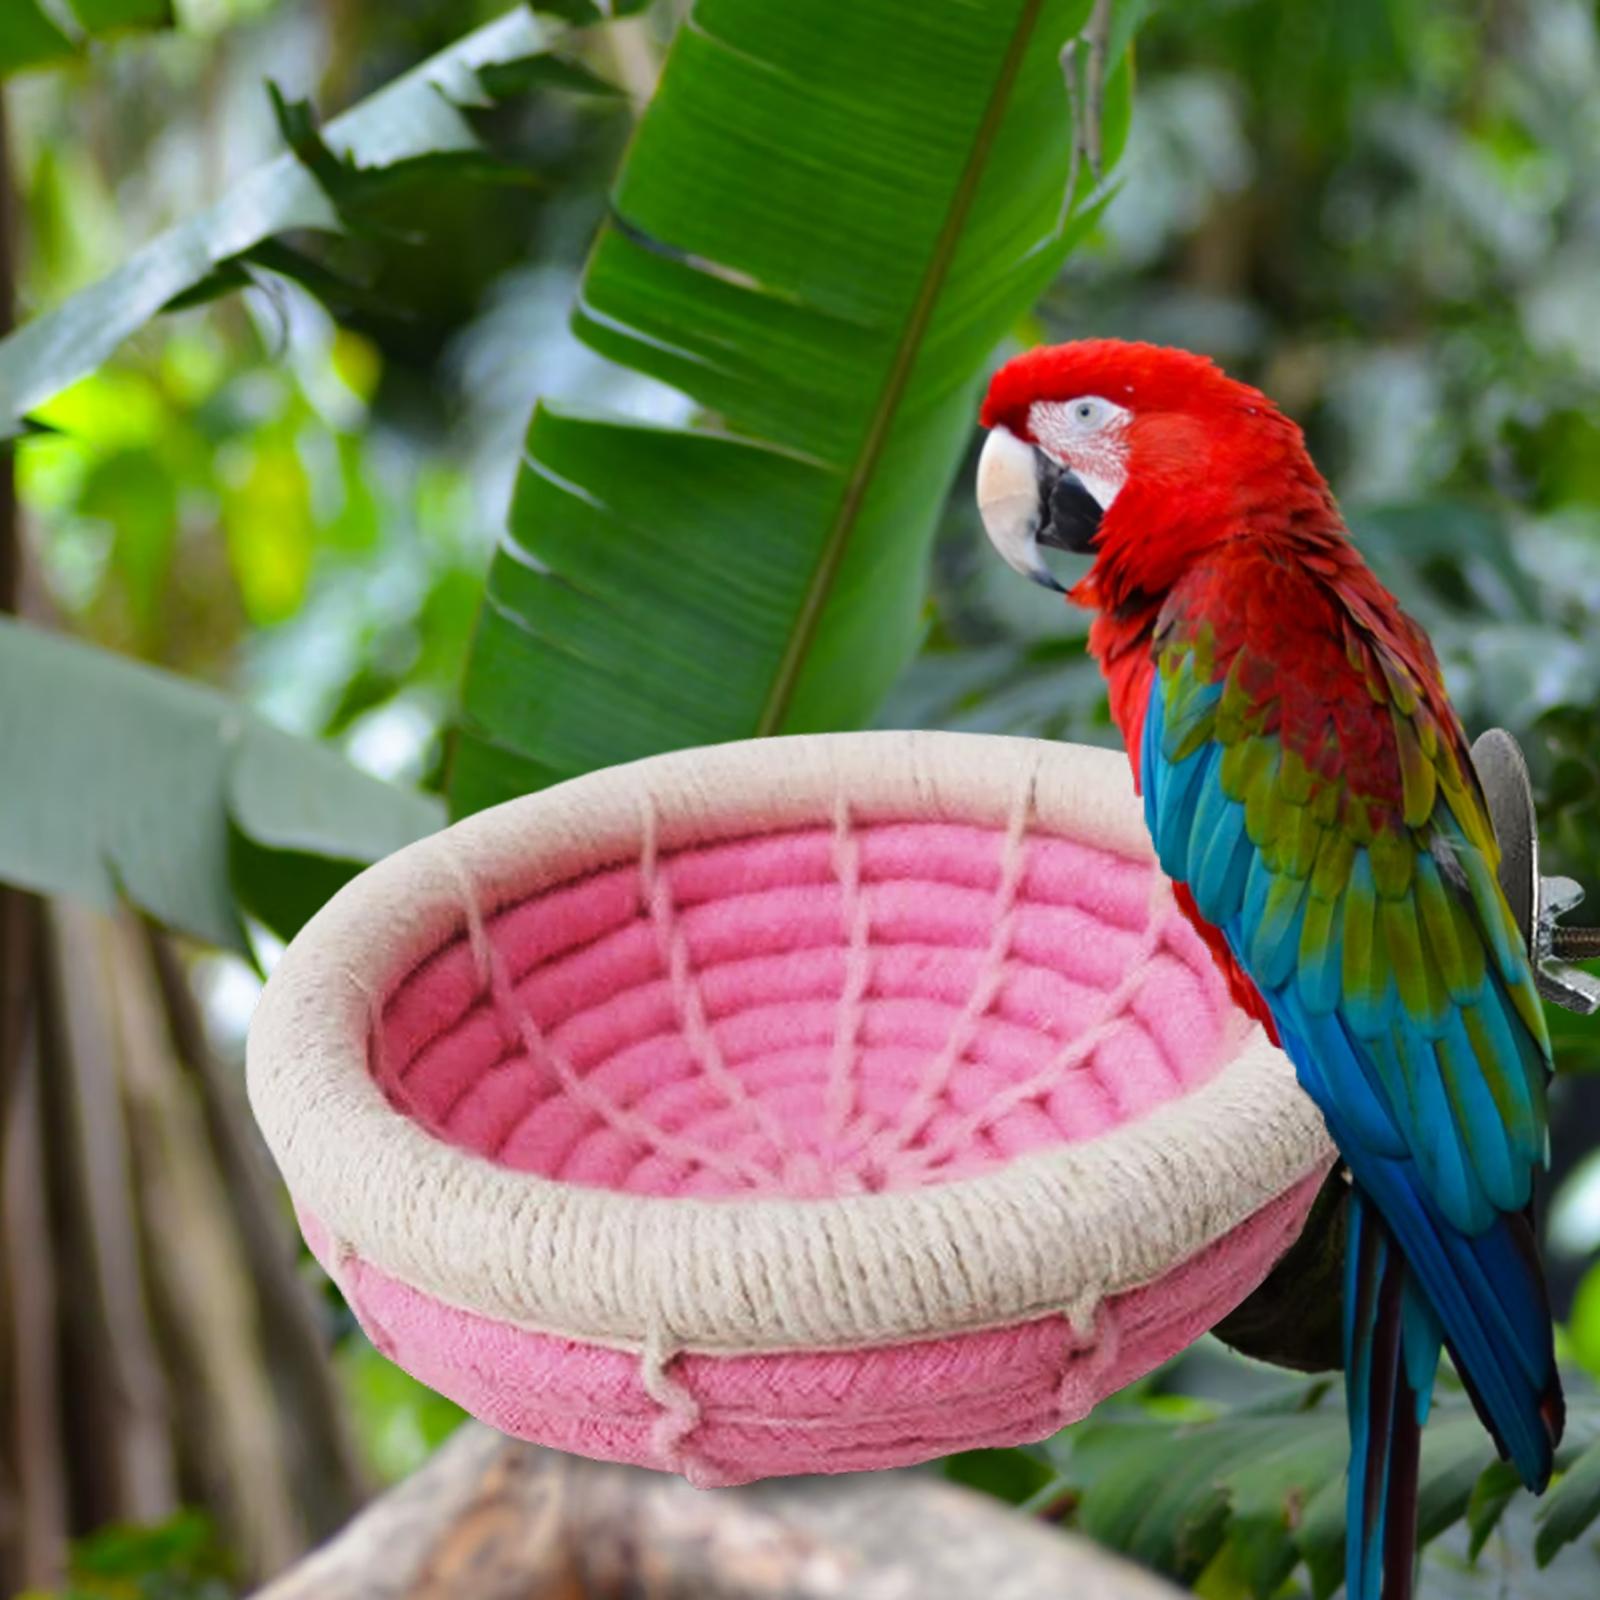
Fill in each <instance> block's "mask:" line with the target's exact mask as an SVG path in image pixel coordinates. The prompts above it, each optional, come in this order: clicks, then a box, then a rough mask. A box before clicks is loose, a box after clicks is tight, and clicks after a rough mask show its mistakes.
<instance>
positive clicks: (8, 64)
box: [0, 0, 173, 75]
mask: <svg viewBox="0 0 1600 1600" xmlns="http://www.w3.org/2000/svg"><path fill="white" fill-rule="evenodd" d="M172 22H173V13H172V0H59V3H58V4H56V5H53V6H52V5H47V4H45V3H43V0H5V3H4V4H3V5H0V75H4V74H6V73H11V72H21V71H24V70H25V69H27V68H29V67H45V66H53V65H54V64H55V63H56V62H58V61H66V60H70V59H71V58H72V57H73V56H75V55H77V54H78V53H79V52H80V51H81V50H82V49H83V46H84V43H85V41H86V40H88V39H91V38H95V37H98V36H99V35H100V34H104V33H115V32H118V31H119V30H121V29H123V28H169V27H171V26H172Z"/></svg>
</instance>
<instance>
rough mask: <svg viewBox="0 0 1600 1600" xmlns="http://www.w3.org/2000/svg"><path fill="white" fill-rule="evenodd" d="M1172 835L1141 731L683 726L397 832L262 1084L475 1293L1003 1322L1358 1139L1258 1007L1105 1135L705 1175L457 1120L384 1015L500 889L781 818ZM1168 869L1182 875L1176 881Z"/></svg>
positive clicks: (381, 1264)
mask: <svg viewBox="0 0 1600 1600" xmlns="http://www.w3.org/2000/svg"><path fill="white" fill-rule="evenodd" d="M1019 790H1024V791H1026V790H1031V803H1032V806H1033V814H1034V822H1035V825H1036V827H1037V829H1038V830H1039V831H1040V832H1045V833H1055V834H1061V835H1065V836H1068V837H1071V838H1075V839H1078V840H1081V841H1083V842H1085V843H1088V844H1093V845H1098V846H1101V847H1103V848H1105V849H1108V850H1111V851H1114V852H1116V853H1117V854H1120V855H1124V856H1128V857H1132V858H1135V859H1139V860H1146V861H1148V860H1151V859H1152V852H1151V847H1150V842H1149V838H1148V835H1147V834H1146V831H1145V827H1144V820H1143V813H1142V809H1141V807H1140V804H1139V802H1138V800H1137V798H1136V797H1135V795H1134V794H1133V790H1132V785H1131V781H1130V774H1129V770H1128V766H1127V763H1126V760H1125V759H1124V758H1123V757H1122V756H1121V755H1120V754H1117V753H1114V752H1110V751H1105V750H1097V749H1092V748H1088V747H1085V746H1078V745H1067V744H1050V743H1044V742H1040V741H1035V740H1026V739H1012V738H1001V737H995V736H989V735H980V734H956V733H928V732H878V733H854V734H815V735H803V736H797V737H792V738H782V739H766V740H760V741H751V742H745V743H739V744H728V745H720V746H714V747H710V748H706V749H699V750H684V751H677V752H674V753H672V754H669V755H663V756H655V757H651V758H649V759H648V760H644V761H639V762H635V763H632V764H631V765H627V766H622V767H615V768H610V769H608V770H606V771H603V772H598V773H594V774H591V775H589V776H587V777H583V778H578V779H575V780H573V781H571V782H569V783H564V784H561V785H559V786H557V787H555V788H552V789H548V790H545V791H543V792H541V793H539V794H535V795H530V796H527V797H525V798H523V799H519V800H513V801H511V802H509V803H507V804H505V805H502V806H498V807H496V808H495V809H493V810H491V811H487V812H484V813H482V814H480V815H478V816H475V817H472V818H469V819H468V820H466V821H464V822H461V823H458V824H456V825H455V826H454V827H451V828H448V829H446V830H444V831H443V832H441V833H438V834H435V835H433V836H432V837H431V838H428V839H424V840H421V841H419V842H418V843H416V844H412V845H409V846H407V847H406V848H405V849H403V850H400V851H398V852H397V853H396V854H394V855H392V856H390V857H389V858H388V859H387V860H384V861H382V862H380V863H378V865H376V866H374V867H372V868H370V869H369V870H368V871H366V872H364V873H363V874H362V875H361V876H360V877H359V878H357V879H356V880H355V881H354V882H352V883H350V884H349V885H347V886H346V887H345V888H344V889H343V890H342V891H341V892H340V893H339V894H338V895H336V896H335V897H334V898H333V899H332V900H331V901H330V902H329V903H328V904H327V905H326V906H325V907H324V908H323V909H322V910H321V911H320V912H319V913H318V914H317V916H316V917H315V918H313V919H312V921H311V922H310V923H309V924H308V925H307V926H306V928H305V929H304V930H303V931H302V932H301V933H300V935H299V936H298V938H296V939H295V941H294V943H293V944H292V945H291V946H290V948H289V950H288V951H287V953H286V954H285V955H284V956H283V958H282V960H281V961H280V962H279V964H278V967H277V969H276V971H275V972H274V973H273V975H272V978H271V980H270V982H269V983H268V984H267V987H266V991H265V993H264V994H263V995H262V998H261V1001H260V1004H259V1006H258V1008H257V1011H256V1015H255V1019H254V1022H253V1024H252V1027H251V1030H250V1041H249V1051H248V1079H249V1090H250V1098H251V1103H252V1105H253V1107H254V1110H255V1114H256V1117H257V1119H258V1120H259V1122H260V1124H261V1127H262V1130H263V1132H264V1133H265V1135H266V1139H267V1143H268V1144H269V1146H270V1147H271V1149H272V1152H273V1155H274V1156H275V1157H276V1159H277V1161H278V1164H279V1166H280V1167H281V1169H282V1171H283V1174H284V1177H285V1178H286V1180H287V1182H288V1185H289V1189H290V1192H291V1193H292V1194H293V1195H294V1197H295V1199H296V1202H297V1203H298V1204H299V1205H300V1206H302V1207H303V1208H305V1209H306V1210H307V1211H309V1212H310V1213H311V1214H312V1215H314V1216H315V1217H316V1218H317V1219H318V1220H319V1221H320V1222H321V1223H322V1224H323V1226H324V1227H325V1228H326V1229H327V1230H328V1231H329V1233H330V1234H331V1235H332V1237H333V1239H334V1240H335V1241H336V1244H337V1247H338V1249H339V1251H340V1253H341V1255H348V1254H351V1253H353V1254H354V1255H356V1256H358V1257H360V1258H361V1259H362V1260H364V1261H366V1262H369V1263H371V1264H372V1265H374V1266H376V1267H377V1268H379V1269H380V1270H382V1271H384V1272H386V1273H388V1274H389V1275H391V1276H392V1277H395V1278H398V1279H400V1280H401V1281H403V1282H405V1283H407V1284H409V1285H411V1286H412V1287H414V1288H416V1289H419V1290H422V1291H424V1292H426V1293H427V1294H430V1295H432V1296H434V1297H436V1298H437V1299H439V1300H441V1301H444V1302H446V1303H448V1304H451V1305H454V1306H458V1307H463V1308H465V1309H468V1310H472V1311H475V1312H478V1313H480V1314H482V1315H485V1316H488V1317H493V1318H496V1319H499V1320H502V1321H506V1322H510V1323H513V1324H516V1325H518V1326H521V1327H525V1328H530V1329H534V1330H537V1331H541V1332H546V1333H551V1334H555V1335H559V1336H561V1337H566V1338H572V1339H581V1340H586V1341H590V1342H594V1343H601V1344H606V1345H613V1346H617V1347H619V1348H624V1349H639V1348H643V1347H644V1346H645V1345H646V1344H654V1343H659V1342H660V1341H661V1340H663V1339H666V1340H668V1341H670V1343H671V1344H672V1345H673V1347H674V1348H677V1349H683V1350H700V1351H707V1352H719V1353H731V1352H735V1351H764V1350H765V1351H770V1350H794V1349H812V1350H819V1349H830V1348H845V1347H855V1346H860V1345H864V1344H878V1343H887V1342H894V1341H901V1340H905V1339H909V1338H917V1337H932V1336H939V1335H945V1334H952V1333H958V1332H965V1331H975V1330H978V1329H982V1328H988V1327H996V1326H1002V1325H1005V1324H1009V1323H1014V1322H1018V1321H1023V1320H1026V1319H1028V1318H1030V1317H1035V1316H1041V1315H1046V1314H1049V1313H1051V1312H1063V1313H1065V1314H1067V1315H1069V1316H1071V1317H1072V1318H1073V1319H1074V1321H1075V1322H1077V1323H1078V1324H1079V1325H1080V1326H1084V1325H1087V1319H1089V1318H1090V1317H1091V1316H1092V1313H1093V1311H1094V1308H1095V1307H1096V1306H1097V1305H1098V1303H1099V1302H1100V1300H1101V1299H1103V1298H1104V1297H1106V1296H1109V1295H1112V1294H1116V1293H1119V1292H1122V1291H1124V1290H1127V1289H1130V1288H1134V1287H1137V1286H1139V1285H1141V1284H1145V1283H1149V1282H1152V1281H1154V1280H1155V1279H1157V1278H1159V1277H1161V1275H1162V1274H1163V1273H1165V1272H1166V1271H1168V1270H1169V1269H1170V1268H1172V1267H1174V1266H1176V1265H1177V1264H1178V1263H1179V1262H1182V1261H1184V1260H1186V1259H1188V1258H1189V1257H1190V1256H1192V1255H1194V1254H1195V1253H1196V1252H1197V1251H1199V1250H1201V1249H1202V1248H1204V1247H1205V1246H1206V1245H1208V1244H1210V1243H1211V1242H1213V1241H1214V1240H1216V1239H1218V1238H1220V1237H1221V1236H1222V1235H1224V1234H1225V1233H1227V1232H1228V1231H1229V1230H1231V1229H1232V1228H1234V1227H1236V1226H1237V1225H1238V1224H1240V1223H1242V1222H1243V1221H1244V1220H1245V1219H1246V1218H1247V1217H1249V1216H1250V1215H1252V1214H1253V1213H1254V1212H1255V1211H1257V1210H1259V1209H1260V1208H1261V1207H1262V1206H1264V1205H1265V1204H1267V1203H1268V1202H1269V1201H1271V1200H1272V1199H1274V1198H1275V1197H1277V1196H1278V1195H1280V1194H1282V1193H1283V1192H1284V1191H1285V1190H1286V1189H1288V1188H1290V1187H1291V1186H1293V1185H1294V1184H1295V1183H1296V1182H1298V1181H1299V1180H1301V1179H1302V1178H1305V1177H1307V1176H1308V1175H1310V1174H1311V1173H1312V1172H1314V1171H1316V1170H1317V1169H1318V1168H1319V1167H1322V1166H1324V1165H1326V1163H1327V1162H1328V1160H1329V1159H1330V1157H1331V1154H1332V1147H1331V1145H1330V1144H1329V1142H1328V1138H1327V1134H1326V1132H1325V1130H1324V1127H1323V1124H1322V1119H1321V1117H1320V1115H1319V1114H1318V1113H1317V1111H1316V1109H1315V1107H1314V1106H1313V1105H1312V1103H1311V1102H1310V1100H1309V1099H1308V1098H1307V1097H1306V1096H1305V1094H1304V1093H1303V1092H1302V1091H1301V1089H1300V1087H1299V1085H1298V1084H1297V1083H1296V1081H1295V1077H1294V1071H1293V1068H1292V1067H1291V1065H1290V1064H1289V1062H1288V1060H1287V1058H1286V1057H1285V1056H1284V1055H1283V1054H1282V1053H1281V1052H1280V1051H1279V1050H1277V1049H1275V1048H1274V1047H1272V1046H1271V1045H1270V1044H1269V1043H1268V1041H1267V1039H1266V1037H1265V1035H1264V1034H1263V1033H1262V1031H1261V1029H1260V1028H1259V1027H1254V1026H1252V1027H1251V1029H1250V1030H1249V1031H1248V1033H1246V1034H1245V1035H1244V1037H1243V1042H1242V1044H1241V1046H1240V1048H1239V1049H1238V1051H1237V1053H1236V1054H1235V1055H1234V1057H1233V1058H1232V1059H1231V1060H1230V1061H1229V1062H1228V1063H1226V1064H1225V1065H1224V1066H1223V1067H1222V1068H1221V1069H1220V1070H1219V1072H1218V1073H1217V1074H1216V1075H1215V1076H1214V1077H1213V1078H1212V1079H1210V1080H1209V1082H1207V1083H1206V1084H1205V1085H1204V1086H1202V1087H1201V1088H1200V1089H1198V1090H1196V1091H1194V1092H1191V1093H1189V1094H1186V1095H1184V1096H1182V1097H1180V1098H1178V1099H1176V1100H1173V1101H1169V1102H1167V1103H1166V1104H1165V1105H1162V1106H1159V1107H1157V1108H1156V1109H1155V1110H1154V1111H1152V1112H1151V1113H1150V1114H1148V1115H1147V1116H1144V1117H1142V1118H1140V1119H1138V1120H1135V1121H1133V1122H1129V1123H1125V1124H1122V1125H1121V1126H1119V1127H1117V1128H1115V1129H1112V1130H1111V1131H1109V1132H1108V1133H1106V1134H1104V1135H1102V1136H1100V1137H1099V1138H1096V1139H1093V1140H1089V1141H1086V1142H1083V1143H1079V1144H1073V1145H1066V1146H1062V1147H1059V1148H1056V1149H1051V1150H1046V1151H1040V1152H1036V1153H1033V1154H1030V1155H1026V1156H1023V1157H1020V1158H1018V1159H1017V1160H1015V1161H1013V1162H1012V1163H1010V1164H1009V1165H1007V1166H1005V1167H1003V1168H1001V1169H999V1170H997V1171H994V1172H989V1173H984V1174H980V1175H978V1176H975V1177H971V1178H965V1179H959V1180H955V1181H952V1182H949V1183H946V1184H943V1185H940V1186H937V1187H929V1188H921V1189H913V1190H901V1191H893V1192H884V1193H875V1194H865V1195H851V1196H845V1197H840V1198H835V1199H809V1200H781V1199H772V1198H756V1199H748V1200H747V1199H738V1200H730V1199H709V1200H708V1199H679V1198H670V1197H653V1196H635V1195H628V1194H621V1193H616V1192H613V1191H609V1190H604V1189H599V1188H586V1187H581V1186H577V1185H572V1184H566V1183H562V1182H559V1181H556V1180H553V1179H549V1178H544V1177H540V1176H537V1175H534V1174H529V1173H524V1172H518V1171H513V1170H510V1169H508V1168H503V1167H499V1166H496V1165H494V1164H493V1163H491V1162H489V1161H487V1160H485V1159H484V1158H482V1157H480V1156H477V1155H474V1154H471V1153H469V1152H467V1151H464V1150H461V1149H458V1148H456V1147H454V1146H452V1145H448V1144H445V1143H443V1142H442V1141H440V1140H438V1139H436V1138H434V1137H432V1136H431V1135H429V1134H428V1133H426V1132H425V1131H424V1130H423V1129H421V1128H420V1127H418V1126H417V1125H416V1124H414V1123H413V1122H411V1121H410V1120H409V1119H407V1118H406V1117H404V1116H403V1115H401V1114H400V1113H399V1112H397V1111H396V1110H395V1109H394V1108H393V1107H392V1106H391V1105H390V1104H389V1103H388V1101H387V1100H386V1099H385V1098H384V1096H383V1095H382V1093H381V1092H380V1090H379V1089H378V1087H377V1085H376V1084H375V1082H374V1081H373V1079H372V1077H371V1075H370V1073H369V1071H368V1066H367V1040H368V1034H369V1029H370V1025H371V1022H372V1019H373V1017H374V1015H375V1012H376V1008H377V1007H378V1006H379V1005H381V1003H382V1002H383V1001H384V999H385V998H386V995H387V986H389V985H392V984H394V983H395V982H397V981H398V980H399V979H400V978H402V977H403V976H404V975H405V974H406V973H407V972H408V971H410V969H411V968H412V967H414V966H415V965H416V964H417V962H418V961H420V960H421V959H423V958H424V957H426V956H427V955H429V954H431V953H432V952H433V951H434V950H436V949H437V948H438V947H439V946H440V945H442V944H443V943H445V942H446V941H448V940H451V939H453V938H455V937H457V936H459V935H461V934H462V933H463V932H464V931H466V930H467V928H468V926H469V923H470V921H471V920H472V919H471V918H469V915H468V911H467V906H468V903H469V897H470V900H471V901H472V902H473V903H475V905H476V907H477V910H478V913H479V914H480V915H485V916H486V915H492V914H493V912H494V911H495V910H496V909H497V908H498V907H499V906H500V905H502V904H504V903H506V902H508V901H515V900H518V899H521V898H524V897H526V896H528V895H529V894H532V893H536V892H538V891H539V890H541V889H543V888H546V887H549V886H552V885H554V884H557V883H560V882H563V881H565V880H567V879H569V878H571V877H573V876H574V875H576V874H578V873H580V872H584V871H588V870H591V869H594V868H597V867H601V866H609V865H615V864H617V863H619V862H622V861H626V860H628V859H634V858H637V856H638V853H639V843H640V835H641V828H642V826H643V822H642V819H643V817H644V816H645V815H646V814H653V817H654V826H655V829H656V837H657V841H658V844H659V846H660V847H661V848H663V849H674V848H679V847H683V846H687V845H691V844H696V843H704V842H708V841H711V840H714V839H719V838H728V837H731V836H734V835H736V834H740V833H748V832H749V831H751V829H750V823H751V819H753V818H759V819H760V820H761V825H762V826H764V827H765V826H772V827H784V826H796V825H804V824H807V823H827V822H829V821H830V820H831V819H832V817H833V816H834V814H835V808H836V805H837V801H838V797H839V796H840V794H841V793H842V794H844V795H845V796H846V797H847V799H848V803H849V805H850V808H851V812H852V814H853V815H854V816H856V817H857V818H859V819H860V820H862V821H873V820H883V819H889V818H906V817H918V818H926V819H943V820H952V821H954V820H963V821H969V822H978V823H985V824H988V825H992V826H995V827H1004V826H1005V825H1006V821H1007V817H1008V815H1010V814H1011V813H1012V812H1013V811H1014V808H1015V805H1016V800H1017V795H1018V793H1019ZM1166 892H1168V893H1170V891H1166Z"/></svg>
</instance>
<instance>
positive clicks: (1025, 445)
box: [978, 339, 1341, 607]
mask: <svg viewBox="0 0 1600 1600" xmlns="http://www.w3.org/2000/svg"><path fill="white" fill-rule="evenodd" d="M981 421H982V423H983V426H984V427H986V428H988V429H989V438H988V440H987V441H986V442H985V444H984V447H983V454H982V456H981V457H980V458H979V461H978V507H979V510H980V511H981V513H982V515H983V523H984V527H985V529H986V530H987V532H988V535H989V538H990V539H991V541H992V542H993V543H994V545H995V548H996V549H997V550H999V552H1000V554H1001V555H1002V556H1003V557H1004V558H1005V559H1006V561H1007V562H1009V563H1010V565H1011V566H1013V567H1015V568H1016V570H1017V571H1018V572H1021V573H1022V574H1024V576H1026V577H1029V578H1032V579H1033V580H1034V582H1036V583H1041V584H1043V585H1044V586H1045V587H1046V588H1050V589H1058V590H1059V589H1060V588H1061V587H1062V586H1061V585H1060V584H1059V583H1058V582H1057V581H1056V579H1055V577H1054V576H1053V575H1052V574H1051V572H1050V570H1049V568H1048V567H1046V566H1045V564H1044V558H1043V556H1042V555H1041V553H1040V547H1041V546H1046V547H1051V548H1055V549H1059V550H1075V551H1082V552H1088V553H1091V554H1093V555H1094V557H1095V565H1094V568H1093V570H1092V571H1091V573H1090V576H1089V578H1088V580H1086V582H1085V583H1083V584H1081V585H1079V586H1078V587H1077V588H1075V589H1074V590H1072V591H1071V593H1072V598H1073V599H1075V600H1080V601H1082V602H1084V603H1086V604H1090V605H1101V606H1109V607H1115V606H1117V605H1119V604H1121V603H1122V602H1123V601H1124V600H1126V599H1128V598H1129V597H1131V596H1134V595H1144V596H1148V597H1152V598H1154V597H1157V596H1159V595H1161V594H1163V593H1165V591H1166V590H1167V589H1169V588H1170V587H1171V586H1172V584H1173V583H1174V582H1175V581H1176V580H1177V579H1178V578H1179V577H1180V576H1181V575H1182V573H1183V572H1184V570H1185V569H1186V568H1187V566H1188V565H1189V563H1190V562H1191V561H1192V560H1193V559H1194V558H1195V557H1196V556H1198V555H1200V554H1202V553H1203V552H1204V551H1205V550H1207V549H1209V548H1210V547H1212V546H1213V545H1215V544H1217V543H1219V542H1220V541H1221V540H1223V539H1226V538H1233V537H1237V536H1239V535H1240V534H1246V535H1248V534H1250V533H1251V532H1256V533H1259V534H1261V535H1263V536H1271V535H1272V534H1273V533H1274V532H1277V531H1280V530H1291V529H1293V528H1296V527H1298V528H1300V529H1301V530H1302V531H1303V532H1305V533H1307V534H1313V535H1317V536H1323V537H1325V536H1326V535H1327V534H1328V533H1329V532H1332V531H1335V530H1337V529H1339V528H1340V527H1341V524H1340V522H1339V514H1338V511H1337V509H1336V508H1335V506H1334V503H1333V498H1332V496H1331V494H1330V493H1329V491H1328V486H1327V484H1326V483H1325V482H1324V481H1323V479H1322V477H1321V476H1320V474H1319V473H1318V472H1317V470H1316V468H1315V467H1314V466H1313V465H1312V464H1311V458H1310V457H1309V456H1308V455H1307V454H1306V448H1305V440H1304V438H1303V436H1302V434H1301V432H1300V429H1299V428H1298V427H1297V426H1296V425H1295V424H1294V423H1293V422H1291V421H1290V420H1289V419H1288V418H1287V417H1285V416H1284V415H1283V413H1282V412H1281V411H1279V410H1278V408H1277V407H1276V406H1275V405H1274V404H1273V403H1272V402H1271V401H1270V400H1269V399H1268V398H1267V397H1266V396H1265V395H1264V394H1262V393H1261V391H1260V390H1259V389H1252V388H1251V387H1250V386H1249V385H1248V384H1245V383H1240V382H1238V381H1237V380H1236V379H1233V378H1230V377H1228V375H1227V374H1226V373H1225V372H1223V371H1222V369H1221V368H1220V367H1218V366H1217V365H1216V364H1215V363H1214V362H1212V361H1211V360H1209V359H1208V358H1207V357H1205V356H1197V355H1194V354H1192V353H1191V352H1190V351H1187V350H1174V349H1167V348H1165V347H1163V346H1161V345H1152V344H1130V343H1126V342H1124V341H1123V340H1120V339H1083V340H1079V341H1078V342H1076V343H1074V344H1062V345H1050V346H1044V347H1042V348H1040V349H1036V350H1030V351H1028V352H1027V353H1026V354H1025V355H1020V356H1018V357H1016V358H1015V359H1014V360H1012V361H1008V362H1007V363H1006V364H1005V366H1003V367H1001V369H1000V370H999V371H998V372H997V373H996V374H995V376H994V381H993V382H992V383H991V384H990V385H989V393H988V396H987V398H986V399H985V400H984V403H983V413H982V417H981Z"/></svg>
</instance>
